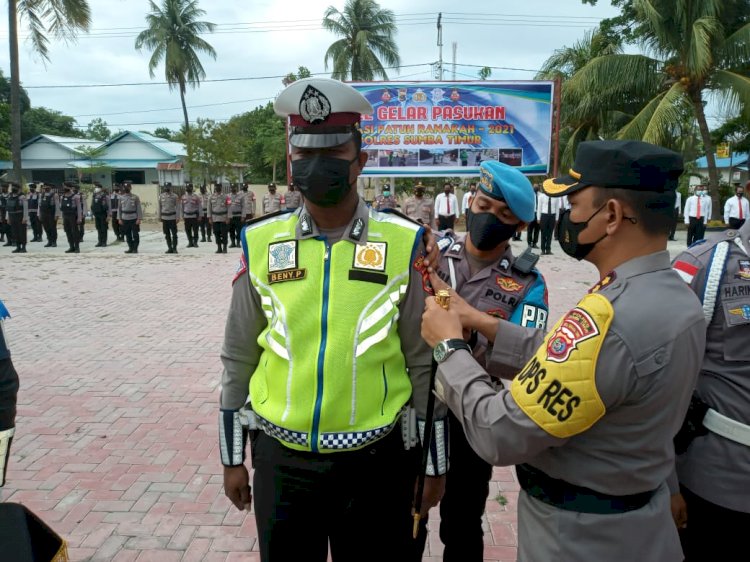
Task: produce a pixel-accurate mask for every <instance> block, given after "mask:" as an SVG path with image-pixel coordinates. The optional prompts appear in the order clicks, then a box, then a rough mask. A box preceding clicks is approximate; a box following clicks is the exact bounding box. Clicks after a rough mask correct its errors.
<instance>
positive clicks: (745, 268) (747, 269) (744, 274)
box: [734, 260, 750, 280]
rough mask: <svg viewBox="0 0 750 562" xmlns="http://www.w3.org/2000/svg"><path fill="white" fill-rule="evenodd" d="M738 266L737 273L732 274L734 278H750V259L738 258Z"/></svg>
mask: <svg viewBox="0 0 750 562" xmlns="http://www.w3.org/2000/svg"><path fill="white" fill-rule="evenodd" d="M739 262H740V267H739V270H738V271H737V274H736V275H735V276H734V277H735V279H748V280H750V260H739Z"/></svg>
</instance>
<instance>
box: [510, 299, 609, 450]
mask: <svg viewBox="0 0 750 562" xmlns="http://www.w3.org/2000/svg"><path fill="white" fill-rule="evenodd" d="M613 318H614V309H613V308H612V304H611V303H610V302H609V300H607V298H606V297H604V296H602V295H599V294H590V295H586V296H585V297H584V298H583V300H581V301H580V302H579V303H578V305H577V306H576V307H575V308H574V309H573V310H571V311H570V312H568V313H567V314H566V315H565V316H564V317H563V318H562V319H561V320H560V321H559V322H558V323H557V324H556V325H555V327H554V328H553V329H552V330H551V331H550V333H549V334H548V335H547V337H546V338H545V340H544V344H542V345H541V346H540V347H539V349H538V350H537V352H536V354H535V355H534V357H533V358H532V359H531V361H529V362H528V363H527V364H526V366H525V367H524V368H523V369H522V370H521V372H520V373H519V374H518V375H517V376H516V378H515V379H514V380H513V383H512V385H511V388H510V391H511V394H512V396H513V398H514V399H515V401H516V403H517V404H518V406H519V407H520V408H521V410H523V411H524V413H525V414H526V415H527V416H529V417H530V418H531V419H532V420H533V421H534V423H536V424H537V425H538V426H539V427H541V428H542V429H543V430H544V431H546V432H547V433H549V434H550V435H553V436H555V437H559V438H561V439H566V438H568V437H572V436H574V435H577V434H579V433H582V432H584V431H586V430H587V429H589V428H590V427H591V426H592V425H594V423H596V421H597V420H599V419H600V418H601V417H602V416H603V415H604V414H605V412H606V409H605V407H604V403H603V402H602V400H601V398H600V397H599V393H598V391H597V388H596V363H597V360H598V358H599V352H600V351H601V348H602V344H603V343H604V339H605V337H606V335H607V331H608V330H609V327H610V325H611V324H612V320H613Z"/></svg>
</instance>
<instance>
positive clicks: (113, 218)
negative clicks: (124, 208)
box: [112, 213, 122, 240]
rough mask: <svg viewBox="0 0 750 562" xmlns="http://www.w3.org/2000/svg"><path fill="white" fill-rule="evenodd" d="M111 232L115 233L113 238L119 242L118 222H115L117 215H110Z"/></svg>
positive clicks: (120, 235)
mask: <svg viewBox="0 0 750 562" xmlns="http://www.w3.org/2000/svg"><path fill="white" fill-rule="evenodd" d="M112 232H114V233H115V237H117V239H118V240H119V239H120V238H121V237H122V233H121V232H120V221H118V220H117V213H115V214H114V215H112Z"/></svg>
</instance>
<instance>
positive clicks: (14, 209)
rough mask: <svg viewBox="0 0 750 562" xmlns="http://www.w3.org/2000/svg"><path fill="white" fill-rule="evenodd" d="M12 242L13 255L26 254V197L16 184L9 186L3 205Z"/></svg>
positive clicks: (27, 213) (27, 216) (27, 209)
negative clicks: (14, 245) (13, 243)
mask: <svg viewBox="0 0 750 562" xmlns="http://www.w3.org/2000/svg"><path fill="white" fill-rule="evenodd" d="M5 210H6V212H7V214H8V225H9V226H10V230H11V235H12V237H13V241H14V242H15V243H16V249H15V250H13V253H14V254H25V253H26V230H27V226H26V225H27V224H29V205H28V202H27V201H26V196H25V195H24V194H23V193H21V185H20V184H18V183H16V182H11V184H10V194H9V195H8V198H7V200H6V203H5Z"/></svg>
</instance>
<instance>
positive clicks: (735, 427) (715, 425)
mask: <svg viewBox="0 0 750 562" xmlns="http://www.w3.org/2000/svg"><path fill="white" fill-rule="evenodd" d="M703 427H705V428H706V429H708V430H709V431H712V432H713V433H715V434H716V435H721V436H722V437H726V438H727V439H729V440H731V441H734V442H735V443H740V444H742V445H745V446H747V447H750V425H745V424H744V423H740V422H738V421H735V420H733V419H732V418H728V417H726V416H725V415H724V414H720V413H719V412H717V411H716V410H714V409H713V408H709V409H708V411H706V415H705V417H704V418H703Z"/></svg>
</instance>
